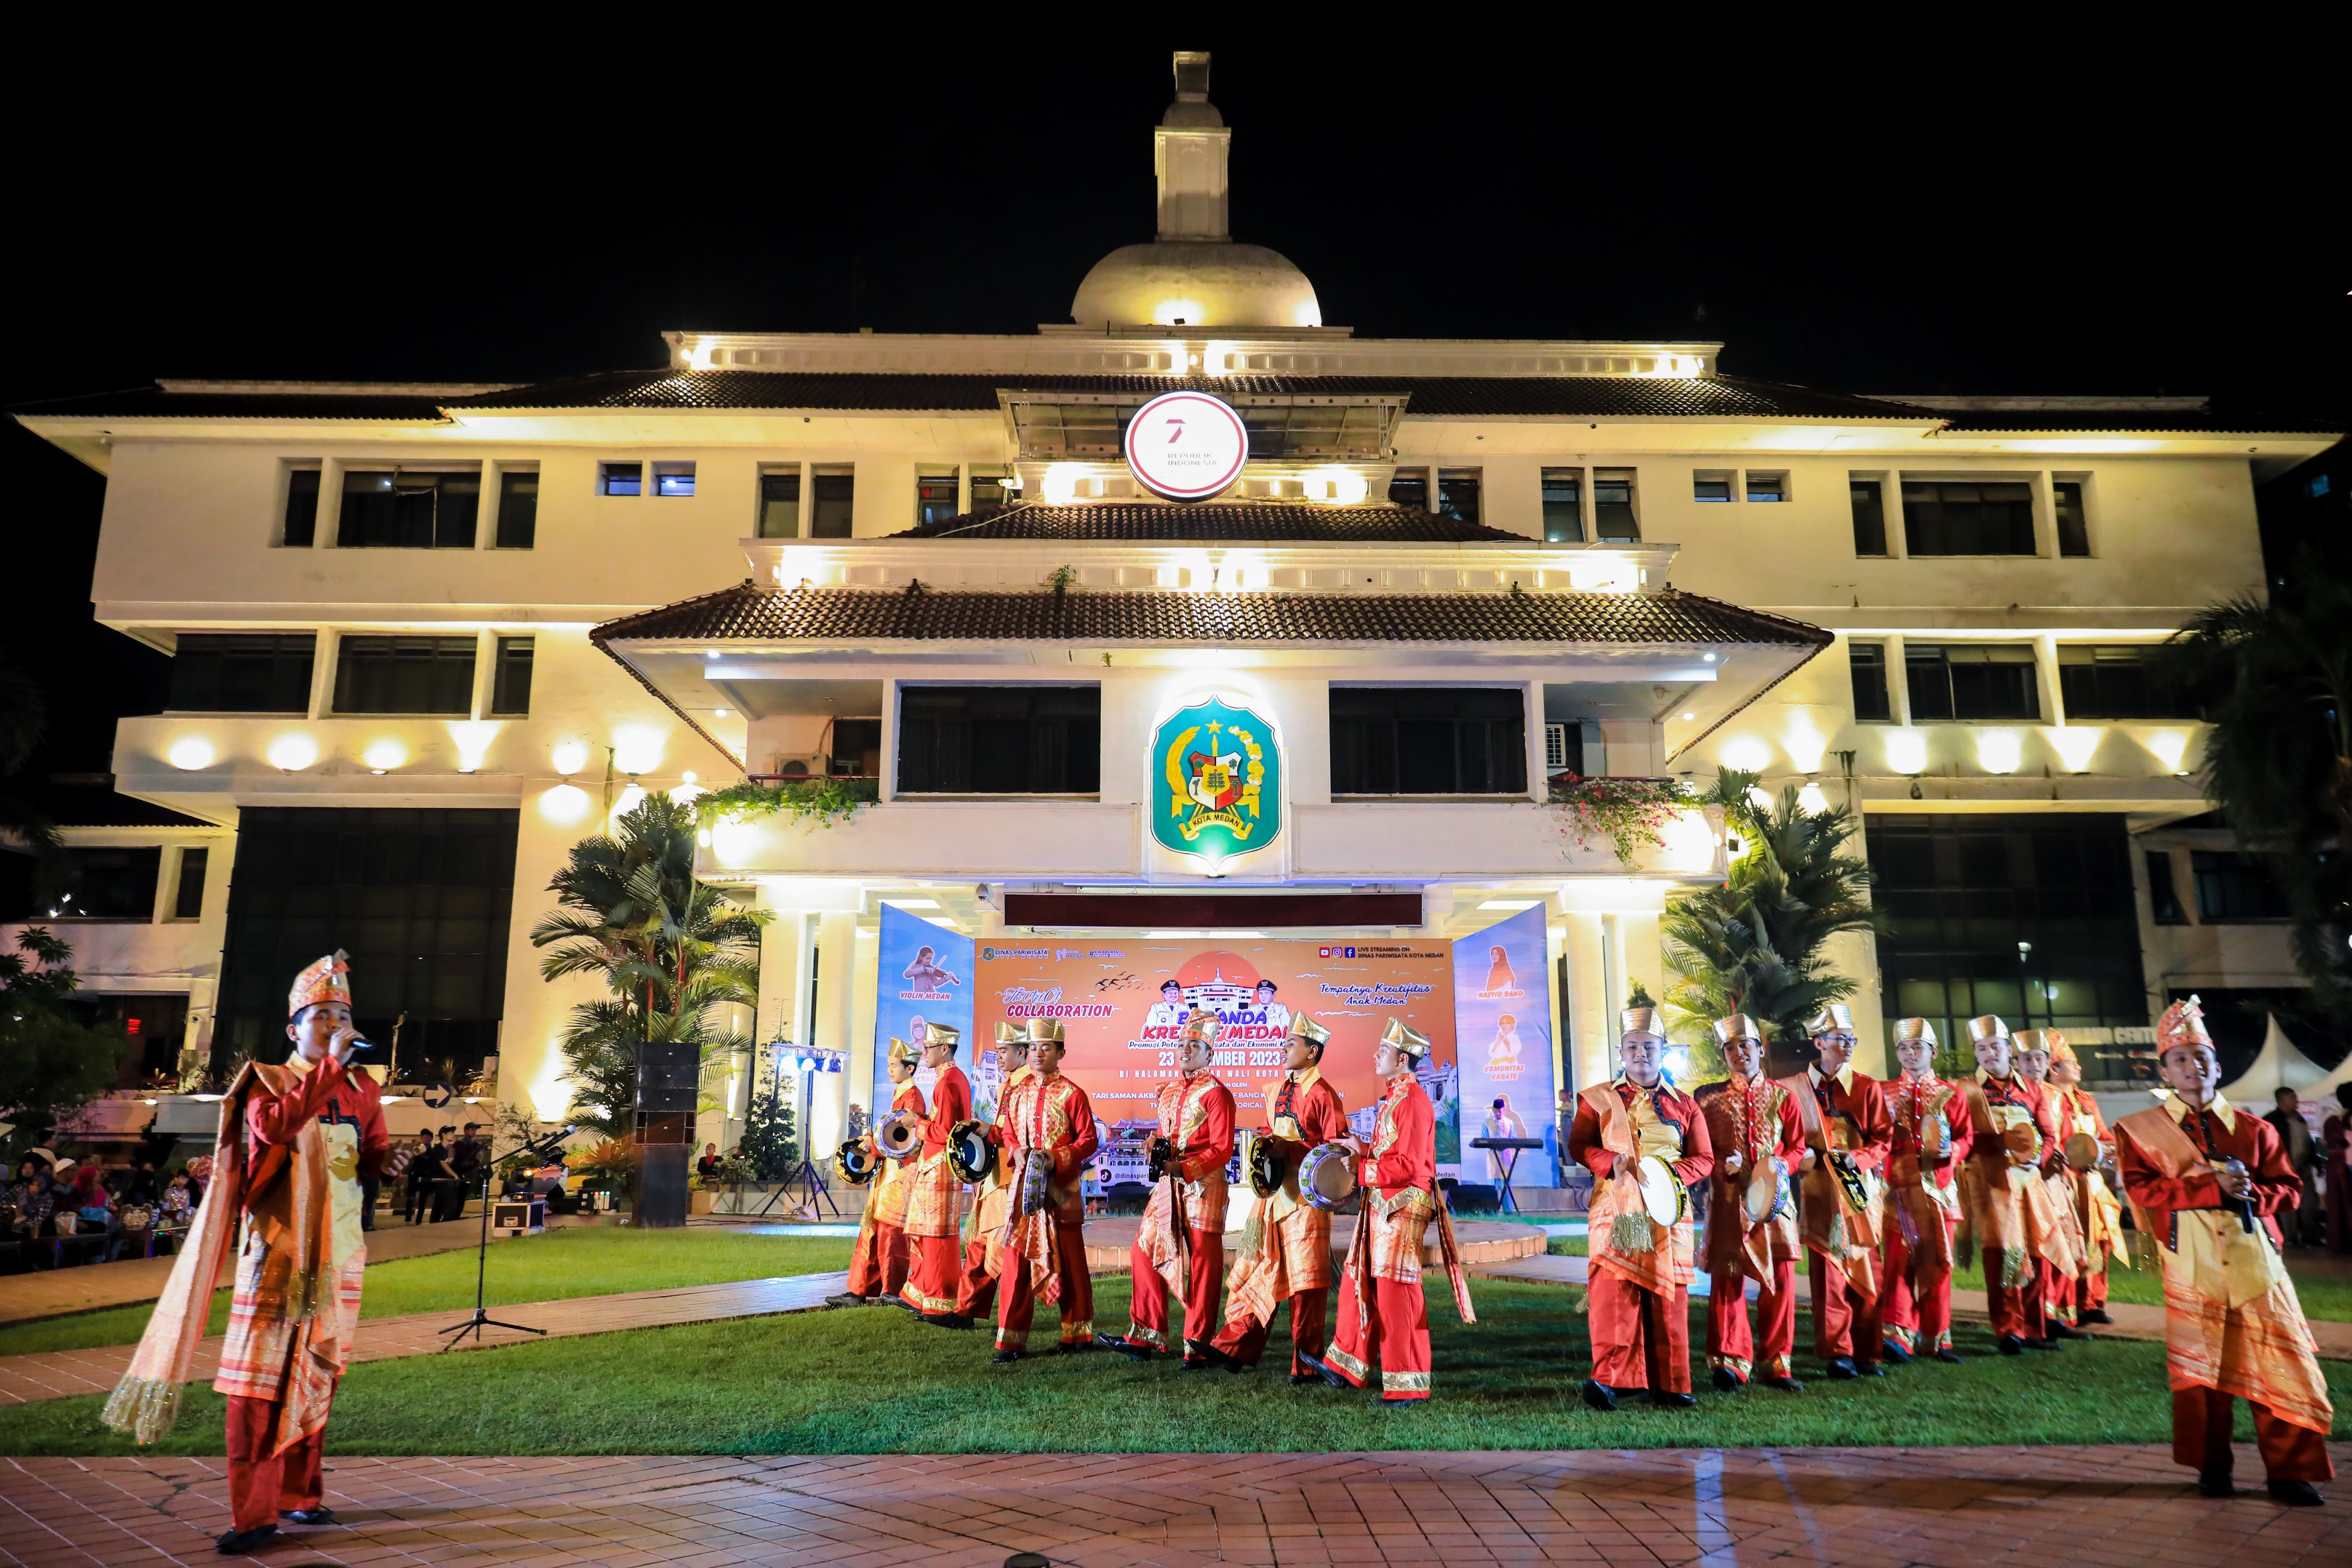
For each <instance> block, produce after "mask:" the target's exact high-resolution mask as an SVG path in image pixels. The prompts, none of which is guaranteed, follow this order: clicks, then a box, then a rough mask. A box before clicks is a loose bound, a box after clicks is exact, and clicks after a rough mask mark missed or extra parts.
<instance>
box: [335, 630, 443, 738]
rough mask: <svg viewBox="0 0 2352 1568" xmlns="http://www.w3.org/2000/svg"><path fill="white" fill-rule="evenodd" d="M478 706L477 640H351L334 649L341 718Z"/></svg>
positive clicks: (337, 702) (390, 638) (337, 705)
mask: <svg viewBox="0 0 2352 1568" xmlns="http://www.w3.org/2000/svg"><path fill="white" fill-rule="evenodd" d="M473 706H474V639H473V638H472V637H343V638H341V640H340V641H339V642H338V643H337V645H336V648H335V711H336V712H338V713H448V714H455V715H457V716H458V717H460V718H462V717H464V716H465V715H466V714H467V713H468V712H471V711H472V710H473Z"/></svg>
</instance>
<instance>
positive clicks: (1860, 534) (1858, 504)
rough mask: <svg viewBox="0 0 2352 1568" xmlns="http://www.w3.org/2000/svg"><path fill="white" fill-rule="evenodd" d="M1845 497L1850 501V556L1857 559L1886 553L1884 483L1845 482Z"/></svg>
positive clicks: (1871, 481)
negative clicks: (1854, 556)
mask: <svg viewBox="0 0 2352 1568" xmlns="http://www.w3.org/2000/svg"><path fill="white" fill-rule="evenodd" d="M1846 493H1847V495H1849V496H1850V497H1852V498H1853V552H1854V553H1855V554H1856V555H1884V554H1885V553H1886V486H1885V482H1884V481H1883V480H1879V479H1849V480H1847V481H1846Z"/></svg>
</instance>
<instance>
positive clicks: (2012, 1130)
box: [2000, 1121, 2042, 1165]
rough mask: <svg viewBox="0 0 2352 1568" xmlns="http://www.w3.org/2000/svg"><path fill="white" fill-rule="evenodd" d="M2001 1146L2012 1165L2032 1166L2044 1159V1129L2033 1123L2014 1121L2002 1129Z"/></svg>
mask: <svg viewBox="0 0 2352 1568" xmlns="http://www.w3.org/2000/svg"><path fill="white" fill-rule="evenodd" d="M2000 1142H2001V1146H2002V1147H2003V1148H2005V1149H2007V1150H2008V1151H2009V1163H2011V1164H2012V1165H2032V1164H2038V1163H2041V1159H2042V1129H2040V1128H2039V1127H2036V1126H2035V1125H2034V1124H2033V1123H2032V1122H2031V1121H2012V1122H2011V1123H2010V1124H2009V1125H2008V1126H2007V1127H2004V1128H2002V1129H2001V1133H2000Z"/></svg>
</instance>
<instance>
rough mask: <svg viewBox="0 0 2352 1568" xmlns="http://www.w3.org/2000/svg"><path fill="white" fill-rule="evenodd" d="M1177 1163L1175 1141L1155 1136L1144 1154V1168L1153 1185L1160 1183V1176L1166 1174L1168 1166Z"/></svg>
mask: <svg viewBox="0 0 2352 1568" xmlns="http://www.w3.org/2000/svg"><path fill="white" fill-rule="evenodd" d="M1174 1163H1176V1145H1175V1144H1174V1142H1171V1141H1170V1140H1168V1139H1166V1138H1154V1139H1153V1140H1152V1141H1151V1142H1150V1145H1149V1146H1148V1148H1147V1150H1146V1152H1145V1154H1144V1168H1145V1170H1146V1171H1147V1172H1148V1173H1150V1179H1151V1184H1152V1185H1154V1186H1157V1185H1159V1184H1160V1177H1162V1176H1164V1175H1166V1174H1167V1173H1168V1167H1169V1166H1171V1165H1172V1164H1174Z"/></svg>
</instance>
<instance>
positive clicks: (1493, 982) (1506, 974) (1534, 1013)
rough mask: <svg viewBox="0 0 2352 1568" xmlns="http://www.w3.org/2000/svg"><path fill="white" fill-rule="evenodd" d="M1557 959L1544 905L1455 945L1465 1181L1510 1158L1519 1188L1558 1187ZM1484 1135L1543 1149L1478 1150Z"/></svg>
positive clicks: (1484, 1176) (1484, 1178)
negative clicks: (1528, 1141) (1553, 961)
mask: <svg viewBox="0 0 2352 1568" xmlns="http://www.w3.org/2000/svg"><path fill="white" fill-rule="evenodd" d="M1454 1021H1455V1027H1456V1029H1457V1031H1458V1033H1459V1036H1460V1041H1461V1045H1460V1053H1461V1064H1462V1129H1463V1131H1462V1156H1461V1169H1460V1171H1459V1175H1460V1176H1461V1179H1462V1180H1464V1181H1465V1182H1486V1183H1492V1182H1493V1181H1494V1180H1495V1179H1496V1176H1498V1175H1499V1174H1500V1173H1501V1166H1502V1165H1503V1164H1504V1163H1506V1161H1508V1162H1509V1163H1510V1165H1511V1181H1512V1184H1514V1185H1515V1186H1521V1187H1552V1186H1558V1185H1559V1123H1558V1121H1557V1119H1556V1118H1555V1116H1554V1114H1553V1109H1552V1101H1553V1087H1554V1081H1555V1080H1554V1077H1553V1072H1552V1048H1551V1041H1552V1012H1551V965H1550V963H1549V940H1548V939H1547V937H1546V936H1545V934H1544V910H1543V906H1542V905H1540V904H1538V905H1536V906H1535V907H1533V908H1531V909H1525V910H1520V911H1519V912H1518V913H1517V914H1515V915H1512V916H1511V917H1510V918H1508V919H1507V920H1503V921H1496V923H1495V924H1493V925H1491V926H1488V927H1487V928H1486V930H1484V931H1476V932H1474V933H1472V934H1471V935H1469V936H1465V937H1464V938H1462V939H1461V940H1460V941H1458V942H1454ZM1477 1138H1540V1139H1542V1140H1543V1141H1544V1147H1543V1148H1541V1149H1523V1150H1519V1151H1517V1153H1516V1154H1513V1153H1511V1152H1507V1151H1496V1150H1487V1149H1474V1148H1472V1147H1470V1142H1471V1141H1472V1140H1474V1139H1477Z"/></svg>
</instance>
